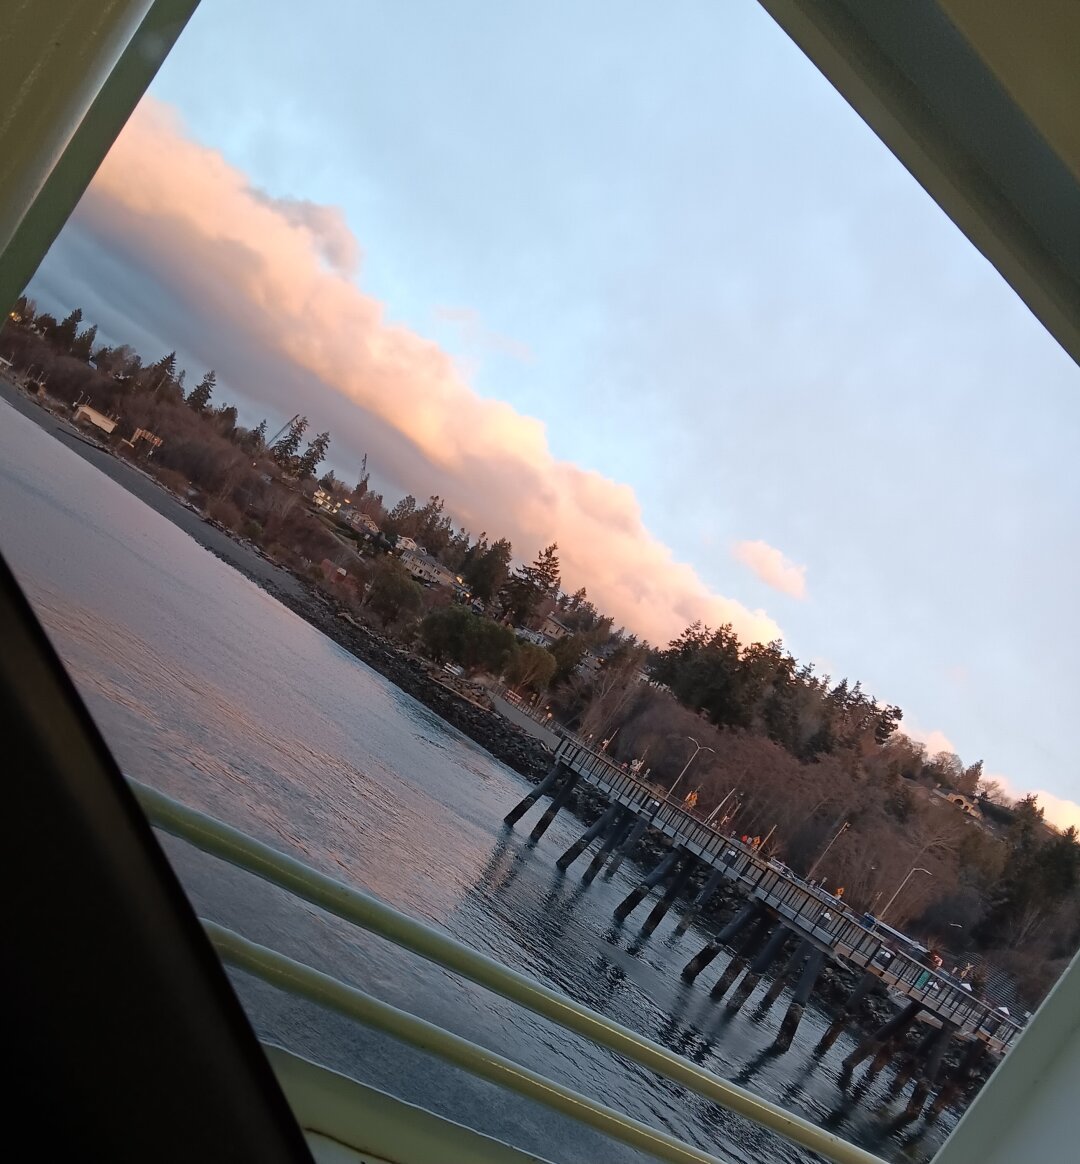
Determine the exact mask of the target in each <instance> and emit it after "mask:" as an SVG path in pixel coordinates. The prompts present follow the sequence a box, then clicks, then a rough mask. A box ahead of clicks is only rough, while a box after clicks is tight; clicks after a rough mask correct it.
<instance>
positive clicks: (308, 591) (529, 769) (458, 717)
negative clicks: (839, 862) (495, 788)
mask: <svg viewBox="0 0 1080 1164" xmlns="http://www.w3.org/2000/svg"><path fill="white" fill-rule="evenodd" d="M254 580H255V581H257V582H258V584H259V585H261V586H264V587H265V588H267V589H269V590H271V591H272V592H273V593H274V594H275V597H277V598H278V599H279V600H280V601H281V602H282V603H283V604H285V605H286V606H288V607H289V608H290V609H291V610H293V611H294V612H295V613H296V614H298V615H300V617H302V618H304V619H305V620H306V621H308V622H310V623H311V624H312V625H313V626H316V627H318V629H319V630H321V631H322V632H323V633H324V634H326V635H327V636H328V637H329V638H331V639H333V640H334V641H335V642H337V643H338V644H339V645H341V646H342V647H344V648H345V649H346V650H348V651H350V652H351V653H352V654H354V655H355V656H356V657H357V658H358V659H360V660H361V661H362V662H364V663H366V664H367V665H368V666H369V667H371V668H372V669H373V670H375V671H378V672H379V674H381V675H383V676H385V677H386V678H387V679H389V680H390V681H391V682H392V683H394V684H395V685H396V686H397V687H399V688H401V690H403V691H405V692H407V693H408V694H409V695H411V696H412V697H413V698H414V699H416V700H417V701H418V702H420V703H422V704H424V706H426V707H428V708H430V709H431V710H432V711H434V712H435V713H436V714H437V715H439V716H440V717H441V718H443V719H444V720H446V722H447V723H449V724H451V725H452V726H454V727H455V728H457V729H458V730H459V731H460V732H462V734H464V735H466V736H468V737H469V738H470V739H471V740H473V741H475V742H476V743H478V744H479V745H480V746H481V747H483V748H485V749H486V750H487V751H488V752H490V753H491V754H492V755H493V756H494V757H495V758H496V759H498V760H501V761H502V762H503V763H504V764H506V765H507V766H508V767H510V768H513V769H514V771H516V772H518V773H520V774H521V775H522V776H524V777H525V778H526V779H528V780H530V781H533V782H534V783H535V782H538V781H539V780H540V779H542V777H543V776H544V774H545V773H546V772H547V771H548V769H549V767H550V765H551V752H550V750H549V749H548V748H547V747H546V745H545V744H543V743H542V742H541V741H540V740H538V739H536V738H535V737H534V736H532V735H530V734H529V733H527V732H525V731H523V730H522V729H521V728H519V727H517V726H516V725H514V724H512V723H510V722H509V721H507V720H506V719H504V718H503V717H502V716H501V715H499V714H498V713H497V712H495V711H493V710H490V709H488V708H485V707H483V706H480V705H479V704H478V703H477V702H476V701H474V700H473V699H471V698H469V697H467V696H466V695H464V694H459V693H457V692H455V691H453V690H451V689H450V687H449V686H448V683H447V682H444V681H443V679H442V678H441V677H436V676H435V675H434V674H433V673H432V669H431V668H430V666H429V665H427V664H425V663H424V662H423V661H422V660H420V659H418V658H415V657H413V656H411V655H408V654H406V653H404V652H403V651H401V650H400V649H399V648H398V647H396V646H395V645H394V644H393V643H392V642H390V640H389V639H386V638H384V637H383V636H382V635H380V634H378V633H376V632H375V631H373V630H371V629H370V628H368V627H365V626H362V625H360V624H359V623H357V622H355V621H354V620H353V619H352V618H351V616H349V614H348V612H347V611H346V610H345V609H344V608H343V607H340V606H339V605H338V604H337V603H335V602H334V601H333V600H332V599H331V598H330V597H329V596H327V595H325V594H323V593H322V592H321V591H318V590H316V589H315V588H313V587H311V586H310V584H305V585H303V586H301V587H300V590H301V593H300V594H299V595H297V593H296V591H295V590H293V589H292V588H289V589H288V590H286V589H284V588H282V589H279V588H278V587H275V586H274V585H273V584H269V585H268V583H267V581H266V579H265V578H257V579H254ZM508 807H509V806H508ZM605 807H606V802H605V801H604V799H603V798H602V797H601V796H599V795H598V794H597V793H596V792H595V791H594V790H592V789H591V788H587V787H583V788H579V789H577V790H576V791H575V793H574V794H573V795H572V796H571V798H570V801H569V803H568V805H567V808H568V810H569V811H571V812H573V813H574V814H575V815H576V816H577V817H578V818H579V819H580V820H581V821H582V823H583V824H584V825H589V824H591V823H592V822H593V821H594V820H596V819H597V818H598V817H599V816H600V815H601V813H602V812H603V811H604V809H605ZM667 844H668V843H667V840H666V838H664V837H662V836H661V835H660V834H658V833H657V834H653V833H647V834H646V835H645V837H644V838H643V839H642V842H641V844H640V846H639V848H638V852H637V853H636V854H635V857H634V858H633V860H634V862H635V863H636V864H638V865H639V866H641V867H642V868H643V869H644V868H648V867H651V866H653V865H655V863H656V862H657V861H659V860H660V858H661V857H662V856H663V854H664V852H665V851H666V849H667ZM706 875H707V873H706V871H705V870H704V869H700V870H698V871H697V872H696V873H695V875H694V876H693V877H692V878H691V879H690V882H689V883H688V885H687V887H686V896H687V898H690V897H693V896H694V895H695V894H696V893H697V892H698V890H699V889H700V888H701V886H702V885H703V884H704V882H705V878H706ZM744 904H745V898H744V897H743V895H742V894H741V893H740V892H739V891H738V890H737V889H736V888H735V887H733V886H730V885H723V884H722V885H721V886H720V888H719V889H718V890H717V892H716V893H715V894H714V895H713V897H712V900H711V901H710V903H709V905H708V907H707V909H705V910H703V911H702V914H701V915H700V916H701V920H702V921H704V922H705V923H706V924H707V925H708V926H709V927H710V928H713V927H719V926H721V925H723V924H724V923H725V922H727V921H728V920H729V919H730V918H731V917H733V916H734V914H735V913H736V912H738V910H739V909H741V908H742V906H743V905H744ZM794 944H795V943H794V941H792V943H791V948H792V949H793V948H794ZM788 952H789V951H787V950H785V951H783V952H782V954H781V958H784V957H786V956H787V954H788ZM859 977H860V974H859V971H857V970H855V969H854V968H850V967H846V966H842V965H839V964H837V963H832V962H830V963H828V964H826V966H825V967H824V969H823V970H822V972H821V974H820V976H819V978H818V981H817V984H816V986H815V989H814V993H813V996H812V1000H813V1002H814V1003H816V1004H817V1006H818V1007H820V1008H821V1010H822V1011H823V1013H824V1014H825V1016H826V1017H827V1018H831V1017H832V1016H833V1015H837V1014H839V1012H840V1010H841V1008H842V1006H843V1004H844V1002H845V1001H846V999H847V998H848V996H849V995H850V994H851V992H852V990H853V989H854V988H855V985H856V983H857V982H858V980H859ZM898 1009H899V1004H898V1003H897V1002H896V1001H894V999H893V998H891V997H890V996H889V994H888V993H887V991H886V990H885V988H884V986H875V987H874V988H873V989H871V990H870V991H869V992H868V993H867V994H866V995H865V996H864V997H863V999H862V1000H861V1001H860V1003H859V1004H858V1006H857V1008H856V1010H855V1013H854V1014H852V1015H850V1016H849V1017H848V1019H847V1022H848V1023H849V1025H850V1027H851V1028H852V1029H853V1031H854V1032H856V1033H859V1034H868V1033H870V1032H871V1031H874V1030H876V1029H878V1028H879V1027H880V1026H881V1025H882V1024H883V1023H885V1022H886V1021H887V1020H888V1019H889V1018H891V1017H892V1016H893V1015H894V1014H896V1013H897V1011H898ZM922 1034H923V1032H922V1031H921V1030H918V1029H913V1030H911V1031H909V1032H908V1035H907V1042H906V1049H907V1050H909V1051H910V1050H912V1049H914V1047H915V1045H916V1044H917V1043H918V1042H919V1040H920V1039H921V1037H922ZM959 1054H960V1049H959V1048H958V1047H956V1046H954V1047H953V1048H952V1049H951V1050H950V1052H949V1054H948V1055H947V1056H946V1060H945V1063H946V1067H947V1068H948V1067H950V1066H952V1065H955V1063H956V1062H957V1061H958V1060H959ZM988 1073H989V1071H988V1069H987V1070H986V1071H985V1072H984V1073H983V1075H982V1076H981V1077H977V1085H981V1083H982V1081H983V1079H984V1078H985V1075H986V1074H988Z"/></svg>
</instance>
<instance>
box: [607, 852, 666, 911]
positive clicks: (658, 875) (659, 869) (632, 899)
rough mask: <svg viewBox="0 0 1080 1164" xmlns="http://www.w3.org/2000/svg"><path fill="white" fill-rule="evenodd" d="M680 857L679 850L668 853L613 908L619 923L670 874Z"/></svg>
mask: <svg viewBox="0 0 1080 1164" xmlns="http://www.w3.org/2000/svg"><path fill="white" fill-rule="evenodd" d="M681 856H682V853H681V851H680V850H679V849H672V850H671V852H670V853H668V855H667V856H666V857H664V858H663V860H661V861H660V863H659V864H658V865H657V866H656V868H655V869H653V871H652V872H651V873H649V874H648V875H647V876H646V877H645V880H644V881H642V882H641V884H640V885H639V886H638V887H637V889H632V890H631V891H630V892H629V893H628V894H627V895H626V897H624V898H623V900H622V901H621V902H619V904H618V905H617V906H616V907H615V917H616V918H617V919H618V920H619V921H625V920H626V919H627V918H628V917H629V916H630V915H631V914H632V913H633V912H634V910H635V909H637V907H638V906H639V905H640V904H641V903H642V902H643V901H644V900H645V898H646V897H648V895H649V892H650V891H651V890H652V889H653V888H654V887H655V886H657V885H659V884H660V882H661V881H663V880H664V878H665V877H666V876H667V875H668V874H669V873H670V872H671V870H672V869H673V868H674V867H675V862H676V861H678V859H679V858H680V857H681Z"/></svg>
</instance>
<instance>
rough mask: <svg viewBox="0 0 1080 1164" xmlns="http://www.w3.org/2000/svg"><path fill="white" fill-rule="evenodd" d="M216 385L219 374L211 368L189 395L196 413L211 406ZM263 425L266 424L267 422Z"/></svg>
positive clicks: (190, 404) (188, 399)
mask: <svg viewBox="0 0 1080 1164" xmlns="http://www.w3.org/2000/svg"><path fill="white" fill-rule="evenodd" d="M216 384H217V374H216V373H215V372H214V370H213V368H211V369H210V371H209V372H207V373H206V375H205V376H203V378H202V379H201V380H200V381H199V383H198V384H197V385H196V386H195V387H194V388H192V390H191V392H190V393H188V398H187V403H188V407H189V408H193V409H194V410H195V411H196V412H205V411H206V410H207V408H208V407H209V405H210V397H211V396H213V394H214V387H215V385H216ZM263 423H264V424H265V421H264V422H263Z"/></svg>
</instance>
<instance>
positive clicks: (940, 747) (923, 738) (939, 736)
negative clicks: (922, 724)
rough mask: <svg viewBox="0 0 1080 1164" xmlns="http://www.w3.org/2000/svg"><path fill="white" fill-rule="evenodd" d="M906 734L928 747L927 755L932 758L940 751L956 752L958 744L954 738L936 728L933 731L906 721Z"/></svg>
mask: <svg viewBox="0 0 1080 1164" xmlns="http://www.w3.org/2000/svg"><path fill="white" fill-rule="evenodd" d="M904 735H906V736H910V737H911V739H913V740H914V741H915V742H916V743H917V744H922V746H923V747H924V748H925V749H926V754H927V756H929V757H931V759H932V758H933V757H934V756H936V755H938V753H939V752H952V753H953V754H954V755H955V753H956V746H955V745H954V744H953V742H952V740H950V739H949V737H948V736H947V735H946V734H945V733H944V732H943V731H940V730H938V729H937V728H935V729H934V730H933V731H929V732H926V731H923V730H922V729H921V728H918V727H916V726H915V725H914V724H912V723H909V722H908V721H907V720H905V721H904Z"/></svg>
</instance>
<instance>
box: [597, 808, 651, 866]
mask: <svg viewBox="0 0 1080 1164" xmlns="http://www.w3.org/2000/svg"><path fill="white" fill-rule="evenodd" d="M648 827H649V821H648V818H647V817H644V816H639V817H638V818H637V820H635V821H634V824H633V826H632V827H631V829H630V832H629V833H627V835H626V839H625V840H624V841H623V843H622V844H621V845H620V846H619V847H618V849H616V850H615V856H614V857H612V859H611V864H610V865H609V866H608V870H607V873H606V874H605V875H604V876H605V877H614V876H615V874H616V873H618V871H619V866H620V865H621V864H622V863H623V861H625V860H626V858H627V857H629V856H630V855H631V854H632V853H633V851H634V850H635V849H636V848H637V844H638V841H640V840H641V838H642V837H643V836H644V835H645V830H646V829H647V828H648Z"/></svg>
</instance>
